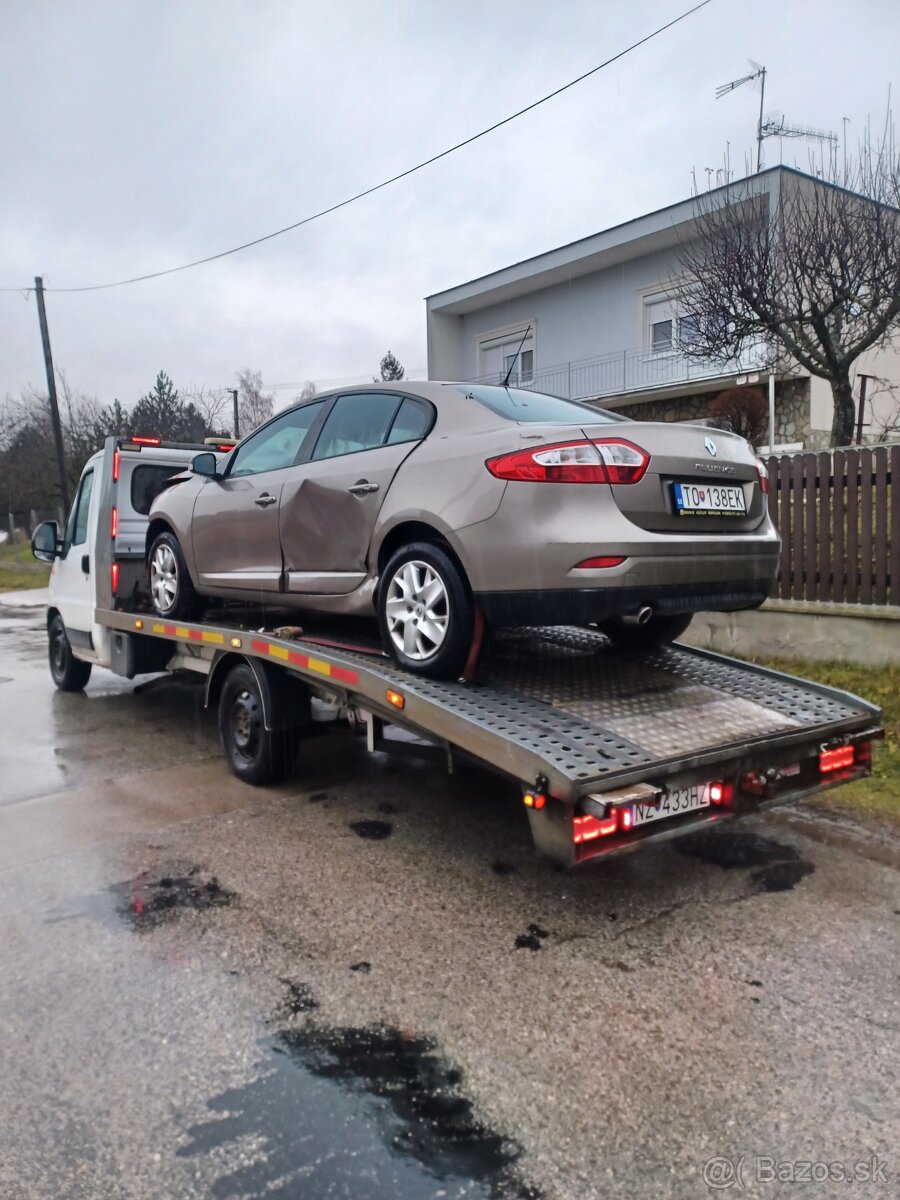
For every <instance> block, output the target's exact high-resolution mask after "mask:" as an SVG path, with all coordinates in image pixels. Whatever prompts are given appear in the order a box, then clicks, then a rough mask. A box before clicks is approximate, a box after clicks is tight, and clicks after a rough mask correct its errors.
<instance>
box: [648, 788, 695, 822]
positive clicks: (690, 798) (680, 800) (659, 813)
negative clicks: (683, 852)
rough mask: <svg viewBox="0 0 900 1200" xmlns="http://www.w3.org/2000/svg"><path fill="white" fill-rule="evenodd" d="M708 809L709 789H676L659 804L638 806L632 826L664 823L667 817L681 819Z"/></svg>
mask: <svg viewBox="0 0 900 1200" xmlns="http://www.w3.org/2000/svg"><path fill="white" fill-rule="evenodd" d="M708 807H709V788H708V787H706V786H703V787H687V788H675V789H674V790H673V791H671V792H666V794H665V795H664V796H663V797H662V799H661V800H660V802H659V804H636V805H635V806H634V819H633V822H632V824H633V826H638V825H646V824H648V823H649V822H650V821H664V820H665V819H666V818H667V817H680V816H681V815H682V813H687V812H695V811H696V810H697V809H699V808H708Z"/></svg>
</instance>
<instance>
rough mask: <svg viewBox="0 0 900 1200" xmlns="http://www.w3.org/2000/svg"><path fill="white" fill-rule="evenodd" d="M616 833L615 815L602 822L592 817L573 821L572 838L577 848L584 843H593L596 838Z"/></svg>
mask: <svg viewBox="0 0 900 1200" xmlns="http://www.w3.org/2000/svg"><path fill="white" fill-rule="evenodd" d="M615 832H616V814H615V813H613V815H612V816H611V817H607V818H606V819H605V820H602V821H601V820H599V819H598V818H597V817H591V816H585V817H575V818H574V819H573V821H572V838H573V840H574V842H575V845H576V846H578V845H580V844H581V843H582V842H592V841H593V840H594V839H595V838H598V837H606V836H607V835H608V834H610V833H615Z"/></svg>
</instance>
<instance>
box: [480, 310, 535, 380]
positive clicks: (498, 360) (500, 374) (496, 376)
mask: <svg viewBox="0 0 900 1200" xmlns="http://www.w3.org/2000/svg"><path fill="white" fill-rule="evenodd" d="M526 329H528V325H527V324H525V325H523V326H521V328H519V329H513V330H512V331H511V332H506V333H503V334H502V335H497V336H495V337H492V336H491V335H490V334H489V335H488V336H487V337H483V338H481V339H480V340H479V343H478V348H479V359H480V361H479V372H478V374H479V377H480V378H482V379H485V380H486V381H487V382H489V383H500V382H501V380H503V379H505V378H506V374H507V372H510V374H509V382H510V384H512V385H513V386H517V385H521V384H523V383H531V382H532V381H533V380H534V326H533V325H532V328H531V332H530V333H528V335H527V336H526V334H525V331H526ZM523 339H524V340H523Z"/></svg>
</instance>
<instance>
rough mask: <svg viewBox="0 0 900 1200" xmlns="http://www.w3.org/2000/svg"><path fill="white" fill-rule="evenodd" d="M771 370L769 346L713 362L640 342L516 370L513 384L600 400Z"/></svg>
mask: <svg viewBox="0 0 900 1200" xmlns="http://www.w3.org/2000/svg"><path fill="white" fill-rule="evenodd" d="M765 369H766V347H765V345H764V344H763V343H758V344H756V345H754V346H752V347H750V348H748V349H747V350H746V351H745V352H744V353H743V354H742V355H741V356H740V358H739V359H730V360H728V361H715V362H714V361H711V360H709V359H698V358H690V357H688V356H687V355H685V354H682V353H681V352H680V351H678V350H676V349H669V350H651V349H650V348H649V347H647V346H641V347H640V348H638V349H636V350H622V351H620V352H618V353H615V354H603V355H601V356H600V357H599V358H582V359H578V360H577V361H575V362H568V363H561V364H559V365H557V366H555V367H542V368H538V370H536V371H535V372H534V374H533V375H532V377H531V378H530V379H520V378H518V377H517V375H516V372H515V371H514V372H513V374H512V375H511V376H510V380H509V382H510V384H511V385H513V386H515V387H521V388H528V389H530V390H533V391H536V392H548V393H549V394H550V395H553V396H564V397H566V398H567V399H569V400H598V399H600V398H601V397H604V396H630V395H633V394H639V393H641V392H651V391H656V390H660V389H664V388H674V387H679V388H685V387H689V386H690V385H691V384H695V383H698V384H699V383H705V382H709V381H711V380H715V379H722V380H723V382H724V380H725V379H726V378H727V377H729V376H732V375H740V374H741V373H743V372H746V371H761V370H765ZM502 380H503V375H502V374H501V373H499V372H498V373H495V374H493V375H482V376H479V377H478V378H477V379H470V380H469V381H468V382H470V383H501V382H502Z"/></svg>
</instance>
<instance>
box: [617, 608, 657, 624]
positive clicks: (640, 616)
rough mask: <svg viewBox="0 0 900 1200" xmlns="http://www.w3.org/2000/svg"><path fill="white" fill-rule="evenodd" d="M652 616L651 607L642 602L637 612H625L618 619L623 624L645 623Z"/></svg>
mask: <svg viewBox="0 0 900 1200" xmlns="http://www.w3.org/2000/svg"><path fill="white" fill-rule="evenodd" d="M652 616H653V609H652V608H651V607H650V605H649V604H642V605H641V607H640V608H639V609H638V610H637V612H633V613H626V614H625V615H624V617H620V618H619V620H620V621H621V622H622V624H623V625H646V624H647V622H648V621H649V620H650V618H651V617H652Z"/></svg>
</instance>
